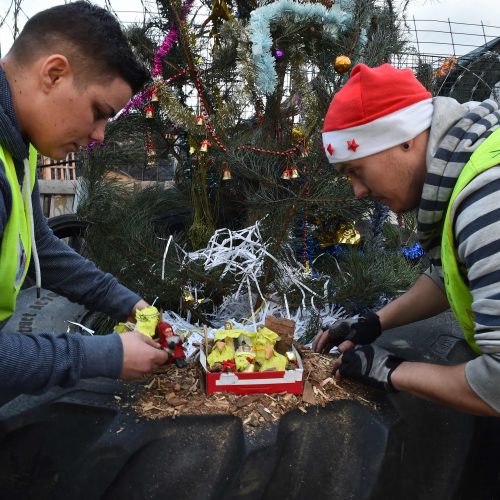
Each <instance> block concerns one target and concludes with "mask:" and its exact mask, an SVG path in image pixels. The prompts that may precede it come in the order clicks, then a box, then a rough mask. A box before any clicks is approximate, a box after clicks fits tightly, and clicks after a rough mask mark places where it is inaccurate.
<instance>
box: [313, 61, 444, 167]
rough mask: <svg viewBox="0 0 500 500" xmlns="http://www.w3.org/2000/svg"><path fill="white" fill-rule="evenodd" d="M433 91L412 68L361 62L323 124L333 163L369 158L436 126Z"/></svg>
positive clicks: (341, 90) (325, 141) (333, 103)
mask: <svg viewBox="0 0 500 500" xmlns="http://www.w3.org/2000/svg"><path fill="white" fill-rule="evenodd" d="M433 109H434V106H433V104H432V95H431V93H430V92H428V91H427V90H426V89H425V87H424V86H423V85H422V84H421V83H420V82H419V81H418V80H417V79H416V77H415V76H414V74H413V73H412V71H411V70H409V69H402V70H401V69H396V68H395V67H394V66H391V65H390V64H383V65H382V66H378V67H376V68H369V67H368V66H366V65H365V64H358V65H356V66H355V67H354V68H353V70H352V72H351V76H350V78H349V80H348V81H347V82H346V84H345V85H344V86H343V87H342V88H341V89H340V90H339V91H338V92H337V93H336V94H335V96H334V97H333V100H332V102H331V104H330V107H329V108H328V112H327V114H326V117H325V121H324V124H323V147H324V149H325V153H326V156H327V158H328V160H329V161H330V163H341V162H346V161H350V160H355V159H358V158H364V157H365V156H369V155H372V154H375V153H380V152H381V151H385V150H386V149H389V148H392V147H393V146H397V145H398V144H402V143H403V142H405V141H408V140H410V139H413V138H414V137H416V136H417V135H418V134H420V133H421V132H423V131H424V130H426V129H428V128H429V127H430V125H431V120H432V112H433Z"/></svg>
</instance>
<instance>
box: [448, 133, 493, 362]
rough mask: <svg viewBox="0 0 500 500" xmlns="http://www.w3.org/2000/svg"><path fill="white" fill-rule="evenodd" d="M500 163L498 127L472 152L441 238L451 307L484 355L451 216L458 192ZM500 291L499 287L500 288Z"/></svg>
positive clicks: (451, 199)
mask: <svg viewBox="0 0 500 500" xmlns="http://www.w3.org/2000/svg"><path fill="white" fill-rule="evenodd" d="M499 164H500V129H497V130H495V131H494V132H493V133H492V134H491V135H490V136H489V137H488V138H487V139H486V140H485V141H484V142H483V144H481V146H479V147H478V148H477V149H476V151H474V153H473V154H472V156H471V157H470V159H469V161H468V162H467V163H466V165H465V166H464V168H463V169H462V172H461V173H460V175H459V176H458V179H457V183H456V184H455V188H454V189H453V193H452V194H451V198H450V203H449V204H448V210H447V212H446V217H445V219H444V226H443V235H442V238H441V265H442V266H443V273H444V284H445V289H446V295H447V296H448V301H449V303H450V307H451V309H452V310H453V312H454V314H455V316H456V318H457V320H458V322H459V323H460V326H461V327H462V330H463V332H464V335H465V339H466V340H467V342H468V343H469V345H470V346H471V347H472V349H473V350H474V351H476V352H477V353H479V354H481V349H480V348H479V346H478V345H477V344H476V342H475V341H474V332H475V328H474V323H475V317H474V312H473V311H472V294H471V293H470V290H469V287H468V286H467V284H466V283H465V280H464V276H465V269H462V272H461V270H460V265H459V264H458V259H457V251H456V246H455V245H454V242H455V238H454V235H453V225H452V221H451V218H450V213H451V207H452V206H453V202H454V201H455V199H456V197H457V196H458V194H459V193H460V192H461V191H462V189H464V187H465V186H467V184H469V182H470V181H471V180H472V179H474V177H476V176H477V175H479V174H480V173H481V172H484V171H485V170H487V169H488V168H491V167H494V166H496V165H499ZM499 291H500V290H499Z"/></svg>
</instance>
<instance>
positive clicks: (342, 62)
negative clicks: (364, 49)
mask: <svg viewBox="0 0 500 500" xmlns="http://www.w3.org/2000/svg"><path fill="white" fill-rule="evenodd" d="M333 67H334V68H335V71H336V72H337V73H340V74H341V75H343V74H344V73H347V72H348V71H349V68H350V67H351V60H350V59H349V58H348V57H347V56H337V57H336V59H335V64H334V65H333Z"/></svg>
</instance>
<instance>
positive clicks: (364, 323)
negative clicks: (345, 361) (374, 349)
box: [312, 311, 382, 354]
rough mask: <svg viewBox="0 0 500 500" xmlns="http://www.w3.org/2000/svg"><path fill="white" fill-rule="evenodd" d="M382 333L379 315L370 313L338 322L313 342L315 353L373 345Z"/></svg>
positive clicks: (321, 332)
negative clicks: (359, 345)
mask: <svg viewBox="0 0 500 500" xmlns="http://www.w3.org/2000/svg"><path fill="white" fill-rule="evenodd" d="M381 333H382V326H381V325H380V319H379V317H378V315H377V314H375V313H374V312H373V311H368V312H366V313H365V314H363V315H362V316H360V317H359V318H358V319H356V320H353V319H347V320H342V321H337V323H334V324H333V325H331V326H329V327H327V328H323V329H321V330H320V331H319V333H318V335H316V337H315V339H314V340H313V343H312V349H313V351H314V352H320V353H323V354H326V353H328V352H330V350H331V349H332V347H334V346H336V345H338V346H339V350H340V351H342V352H344V351H346V350H347V349H351V348H352V347H353V345H355V344H361V345H364V344H371V343H372V342H373V341H374V340H375V339H376V338H377V337H379V336H380V334H381Z"/></svg>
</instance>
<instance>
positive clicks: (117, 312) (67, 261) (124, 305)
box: [33, 182, 141, 320]
mask: <svg viewBox="0 0 500 500" xmlns="http://www.w3.org/2000/svg"><path fill="white" fill-rule="evenodd" d="M33 218H34V223H35V239H36V245H37V250H38V257H39V259H40V268H41V273H42V286H43V287H44V288H46V289H48V290H52V291H54V292H56V293H58V294H60V295H63V296H64V297H67V298H68V299H69V300H71V301H73V302H78V303H79V304H82V305H84V306H86V307H87V308H89V309H91V310H94V311H96V310H97V311H102V312H104V313H106V314H108V315H109V316H111V317H113V318H114V319H117V320H125V319H126V318H127V316H128V315H129V314H130V312H131V311H132V308H133V307H134V305H135V304H136V303H137V302H138V301H139V300H140V299H141V297H139V295H137V294H135V293H133V292H131V291H130V290H129V289H128V288H126V287H124V286H123V285H121V284H120V283H119V282H118V280H117V279H116V278H115V277H114V276H112V275H111V274H108V273H104V272H103V271H101V270H100V269H98V268H97V267H96V266H95V264H94V263H92V262H91V261H89V260H87V259H85V258H84V257H82V256H81V255H80V254H78V253H77V252H75V251H74V250H73V249H72V248H70V247H69V246H68V245H66V244H65V243H64V242H63V241H62V240H60V239H59V238H57V237H56V236H54V233H53V232H52V230H51V229H50V228H49V227H48V225H47V220H46V218H45V217H44V215H43V214H42V209H41V205H40V194H39V189H38V182H35V187H34V190H33Z"/></svg>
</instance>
